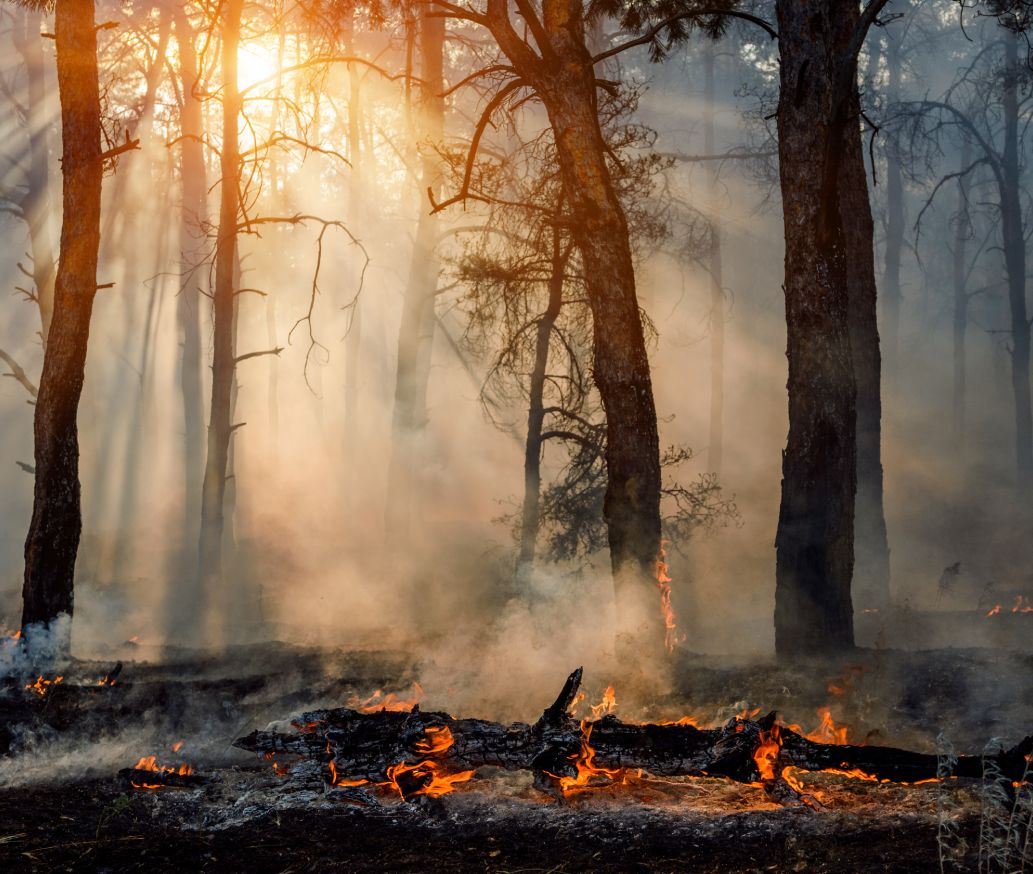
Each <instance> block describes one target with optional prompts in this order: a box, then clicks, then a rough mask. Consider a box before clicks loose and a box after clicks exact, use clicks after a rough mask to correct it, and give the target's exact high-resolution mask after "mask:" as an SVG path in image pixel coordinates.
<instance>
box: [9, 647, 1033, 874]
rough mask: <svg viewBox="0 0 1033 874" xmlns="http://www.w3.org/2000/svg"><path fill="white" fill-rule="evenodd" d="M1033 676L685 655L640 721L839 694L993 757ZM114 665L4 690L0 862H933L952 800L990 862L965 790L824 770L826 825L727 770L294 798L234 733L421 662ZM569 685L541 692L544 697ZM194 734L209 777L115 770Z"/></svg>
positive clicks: (1005, 669) (871, 661)
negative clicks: (609, 782)
mask: <svg viewBox="0 0 1033 874" xmlns="http://www.w3.org/2000/svg"><path fill="white" fill-rule="evenodd" d="M1031 668H1033V657H1030V656H1029V655H1025V654H1019V653H1007V652H1002V651H997V650H986V649H984V650H939V651H935V652H921V653H913V652H912V653H903V652H893V651H874V650H868V651H864V650H860V651H858V652H857V653H856V654H853V655H852V656H851V657H849V658H844V659H840V660H838V661H834V662H828V661H823V662H818V663H816V662H808V663H801V664H799V665H796V666H789V667H787V666H784V665H779V666H776V665H773V664H771V663H769V662H756V661H753V662H746V661H743V662H739V663H736V662H733V661H731V660H728V659H720V658H717V657H702V656H691V655H688V654H684V655H682V656H681V657H680V661H679V663H678V665H677V668H676V671H675V676H674V682H673V691H669V692H667V693H665V695H664V696H660V697H657V698H655V699H652V700H650V701H649V702H648V706H642V707H640V709H639V711H638V712H637V713H636V714H635V716H634V717H633V716H632V715H631V714H625V718H628V719H630V718H654V717H655V718H663V717H670V716H672V715H677V714H678V713H679V712H680V713H686V712H703V713H709V714H710V715H712V716H714V717H717V716H720V715H722V714H723V713H726V712H727V707H728V706H729V705H731V704H732V703H733V702H736V703H742V702H746V703H747V704H754V703H755V704H756V706H763V707H764V708H766V709H778V710H780V711H782V712H783V713H785V714H786V716H787V718H788V719H794V718H795V719H800V720H801V721H803V719H802V717H801V714H807V713H813V709H814V708H815V707H818V706H821V705H822V704H827V703H829V702H830V700H832V699H830V695H829V689H830V688H831V687H832V686H836V687H837V688H843V687H845V689H844V691H843V693H842V695H840V696H839V697H837V698H835V700H834V701H833V703H834V705H835V711H836V713H837V720H842V721H844V722H849V723H850V724H851V726H852V733H851V739H852V740H854V739H857V740H861V741H863V740H867V742H870V743H884V744H891V743H892V744H895V745H900V746H909V747H910V748H914V749H918V750H921V751H926V752H928V751H932V750H934V749H935V738H936V735H937V734H938V733H939V732H940V731H944V732H945V733H947V734H948V735H949V736H950V737H951V739H952V741H953V742H954V744H955V746H956V748H957V750H958V751H959V752H979V751H980V750H981V748H982V746H983V744H984V743H985V742H986V741H988V740H989V739H990V738H991V737H994V736H1000V737H1003V738H1006V739H1008V740H1011V741H1014V740H1016V739H1017V738H1018V737H1020V736H1022V735H1024V734H1027V733H1030V731H1031V730H1033V710H1031V705H1030V702H1031V701H1033V688H1031V687H1033V670H1031ZM104 671H105V663H103V662H96V663H80V664H79V665H76V666H73V667H72V669H71V670H70V671H69V672H68V673H69V675H70V676H69V678H68V680H67V681H66V682H67V685H65V686H64V688H62V687H60V686H59V687H56V688H55V689H53V690H52V692H51V693H48V695H49V697H48V698H45V699H37V698H36V696H34V695H32V694H31V693H25V692H24V690H22V689H21V688H20V687H18V686H16V685H14V684H11V683H9V684H8V686H7V687H6V689H4V690H0V737H4V738H6V745H7V749H6V750H5V752H4V754H3V755H0V871H90V872H94V871H96V872H104V871H149V872H154V871H191V872H192V871H219V872H236V871H249V872H251V871H254V872H265V871H269V872H288V871H305V872H308V871H312V872H322V871H348V872H353V871H354V872H367V871H368V872H373V871H499V872H507V871H512V872H518V871H521V872H532V871H533V872H555V874H562V872H574V871H604V872H608V871H649V872H653V871H657V872H660V871H672V872H673V871H687V872H719V871H737V872H754V871H758V872H759V871H836V872H852V871H900V872H905V871H906V872H918V871H939V870H940V863H939V853H938V846H937V816H938V814H937V802H938V795H937V793H939V792H941V791H949V793H950V794H951V797H952V804H953V809H954V810H955V812H956V815H957V824H958V827H959V830H960V837H961V839H962V842H963V843H962V848H961V850H960V854H959V856H958V857H956V862H957V863H959V866H958V867H957V868H954V869H951V870H975V868H976V866H977V861H976V857H975V854H974V850H973V849H971V848H974V847H975V846H976V843H977V834H978V827H979V809H978V797H977V791H976V790H977V788H978V787H975V786H972V785H969V786H952V787H951V788H950V789H949V790H941V788H940V787H938V786H936V785H923V786H915V787H903V786H881V785H873V784H870V783H864V782H859V781H852V780H847V779H845V778H842V777H831V776H827V775H818V776H817V777H816V778H815V779H816V782H815V783H814V786H815V788H816V790H817V793H818V795H819V797H820V798H821V799H822V800H823V802H824V804H825V809H824V810H823V811H821V812H819V813H813V812H811V811H809V810H806V809H785V808H779V807H777V806H775V805H774V804H772V803H770V802H769V801H768V800H767V799H766V798H765V796H764V794H763V792H762V791H761V790H760V789H758V788H755V787H750V786H740V785H737V784H732V783H730V782H729V781H723V780H695V781H692V780H688V781H684V782H680V783H679V782H677V781H675V782H674V783H673V784H671V783H663V782H658V783H655V784H652V783H648V782H646V783H643V784H641V785H637V786H633V787H613V788H612V789H607V790H602V791H599V792H590V793H585V794H584V795H583V796H578V797H576V798H574V799H571V800H568V801H566V802H557V801H555V800H553V799H550V798H547V797H545V796H542V795H541V794H539V793H537V792H536V791H535V790H533V788H531V787H530V785H529V781H525V782H523V783H521V782H520V781H519V780H516V781H515V782H514V778H513V777H512V776H506V775H501V774H496V775H492V774H486V775H483V777H482V775H478V779H477V780H475V781H473V782H471V783H469V784H466V785H465V786H464V787H463V788H462V789H461V790H460V791H459V792H457V793H455V794H453V795H449V796H446V797H444V798H442V799H440V800H439V801H438V802H434V803H422V804H407V803H401V802H399V801H397V800H386V801H385V803H384V804H383V806H382V807H377V808H367V807H361V806H357V805H354V804H349V803H344V802H340V801H327V800H326V799H324V798H323V797H322V794H321V792H318V791H315V790H312V789H311V786H310V787H309V789H305V790H304V791H300V792H296V793H295V794H294V796H292V797H291V798H286V797H284V796H286V795H287V794H288V793H285V792H282V791H281V786H283V785H286V784H278V783H277V781H278V779H279V778H276V777H275V776H273V775H272V772H271V768H270V764H269V763H268V762H263V761H261V760H258V759H256V758H255V757H253V756H249V755H247V754H244V753H242V752H240V751H238V750H234V749H232V748H231V747H230V743H231V741H232V740H233V739H234V738H235V737H238V736H240V735H242V734H244V733H246V732H247V731H250V730H251V729H252V728H255V727H264V726H265V725H266V723H268V722H269V721H270V720H274V719H286V718H288V717H289V716H291V715H292V714H294V713H296V712H298V711H300V710H302V709H305V708H307V707H309V706H312V705H313V704H314V703H317V702H321V701H324V702H325V701H332V702H336V703H338V704H342V703H345V702H347V701H349V699H350V698H351V697H352V696H355V695H358V696H362V697H364V696H366V695H368V694H369V693H370V692H371V691H372V690H373V689H375V688H385V689H395V690H403V689H405V688H406V687H407V686H409V685H411V683H412V681H413V680H414V679H417V678H418V677H419V673H420V670H419V665H418V664H417V663H415V662H414V660H413V659H411V658H407V657H405V656H402V655H399V654H397V653H383V652H379V653H378V652H362V653H336V654H332V655H331V654H327V653H325V652H319V651H305V650H300V649H297V648H292V647H286V646H282V645H265V646H263V647H259V648H250V649H246V650H240V651H236V652H233V653H231V654H229V655H224V656H222V657H220V658H218V659H208V660H198V659H193V658H190V657H188V656H185V655H184V656H182V657H178V658H177V657H176V656H175V654H171V655H170V654H168V653H165V654H162V656H161V658H159V659H155V660H153V661H151V662H150V663H146V662H144V661H143V660H142V659H140V660H137V661H130V660H129V659H126V667H125V669H124V670H123V672H122V675H121V677H120V682H119V684H118V685H116V686H115V687H113V688H107V689H105V688H88V687H87V684H86V683H85V682H84V683H81V684H76V682H75V677H77V676H78V677H83V678H87V677H93V676H96V675H100V676H103V674H104ZM561 679H562V676H561V677H559V678H558V680H561ZM618 688H620V687H618ZM554 693H555V690H553V689H548V690H543V691H542V699H543V706H544V704H547V703H549V700H548V699H550V698H551V696H552V695H553V694H554ZM618 694H620V693H618ZM472 715H477V714H472ZM536 715H537V714H533V713H529V714H527V716H526V717H524V718H530V719H533V718H534V717H535V716H536ZM811 727H813V726H812V725H806V724H805V728H811ZM179 737H186V738H187V742H188V744H189V746H188V749H190V750H191V755H190V757H189V759H188V760H189V761H191V762H192V763H193V764H194V765H195V768H196V770H197V772H198V773H200V774H204V775H205V776H207V777H208V779H209V783H208V784H207V785H206V786H205V787H203V788H201V789H193V790H176V789H162V790H159V791H137V790H133V789H132V788H130V787H129V786H128V785H127V784H126V783H125V782H123V781H122V780H121V779H119V778H118V776H117V771H118V769H119V768H120V767H129V766H131V765H132V764H133V763H134V761H135V758H136V757H139V756H143V755H147V754H151V753H158V754H159V757H160V752H161V749H162V747H161V746H159V745H158V744H159V739H161V741H162V742H164V741H169V742H171V740H174V739H176V738H179ZM507 781H508V783H507ZM500 786H501V787H502V788H499V787H500ZM310 790H311V791H310ZM306 793H307V794H306ZM281 798H283V801H282V803H281V802H280V799H281ZM248 799H255V800H254V801H249V800H248ZM966 844H967V849H966V847H965V845H966Z"/></svg>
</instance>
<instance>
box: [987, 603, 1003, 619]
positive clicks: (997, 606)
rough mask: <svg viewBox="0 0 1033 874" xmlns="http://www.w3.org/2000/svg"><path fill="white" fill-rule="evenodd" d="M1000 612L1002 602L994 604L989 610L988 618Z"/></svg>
mask: <svg viewBox="0 0 1033 874" xmlns="http://www.w3.org/2000/svg"><path fill="white" fill-rule="evenodd" d="M1000 612H1001V605H1000V604H994V606H993V607H991V608H990V609H989V610H988V611H987V613H986V618H987V619H989V618H990V617H991V616H996V615H997V614H998V613H1000Z"/></svg>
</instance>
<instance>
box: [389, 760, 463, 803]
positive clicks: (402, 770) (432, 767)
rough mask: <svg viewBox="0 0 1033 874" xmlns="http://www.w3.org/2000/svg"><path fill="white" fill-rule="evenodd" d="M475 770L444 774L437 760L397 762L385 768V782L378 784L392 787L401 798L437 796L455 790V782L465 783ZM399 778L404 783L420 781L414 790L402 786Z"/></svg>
mask: <svg viewBox="0 0 1033 874" xmlns="http://www.w3.org/2000/svg"><path fill="white" fill-rule="evenodd" d="M474 773H476V772H475V771H458V772H456V773H454V774H446V773H444V772H443V771H442V770H441V766H440V765H439V764H438V763H437V762H431V761H427V762H417V763H416V764H415V765H409V764H406V763H405V762H399V763H398V764H397V765H392V766H391V767H390V768H388V769H387V782H386V783H381V784H379V785H380V786H383V787H390V788H391V789H394V790H395V791H396V792H398V794H399V795H400V796H401V797H402V798H407V797H408V798H412V797H414V796H416V795H429V796H430V797H431V798H439V797H440V796H442V795H447V794H448V793H449V792H455V787H456V784H458V783H465V782H466V781H467V780H469V779H471V778H472V777H473V775H474ZM399 779H402V780H404V781H405V782H406V783H410V782H415V783H422V784H423V785H421V786H420V787H419V788H418V789H417V790H416V791H415V792H413V791H409V790H407V789H406V788H404V787H403V786H402V785H401V784H400V783H399Z"/></svg>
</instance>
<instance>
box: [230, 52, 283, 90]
mask: <svg viewBox="0 0 1033 874" xmlns="http://www.w3.org/2000/svg"><path fill="white" fill-rule="evenodd" d="M276 51H277V49H276V46H275V45H265V44H264V43H261V42H257V41H255V42H249V43H247V44H246V45H242V46H241V47H240V51H238V52H237V64H238V69H237V81H238V84H239V87H240V88H241V90H244V89H245V88H250V87H251V86H252V85H254V84H256V83H258V82H261V81H262V80H263V79H268V78H269V77H270V76H272V75H274V74H275V73H276V65H277V59H276Z"/></svg>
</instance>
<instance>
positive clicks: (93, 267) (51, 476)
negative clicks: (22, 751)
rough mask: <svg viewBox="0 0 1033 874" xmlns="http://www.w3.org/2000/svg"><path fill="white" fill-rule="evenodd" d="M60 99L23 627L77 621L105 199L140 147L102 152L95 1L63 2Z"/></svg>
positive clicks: (35, 629) (64, 642)
mask: <svg viewBox="0 0 1033 874" xmlns="http://www.w3.org/2000/svg"><path fill="white" fill-rule="evenodd" d="M54 30H55V40H56V45H57V82H58V93H59V95H60V101H61V137H62V151H63V156H62V162H61V173H62V181H63V184H62V216H63V217H62V222H61V247H60V258H59V261H58V268H57V277H56V281H55V287H54V314H53V319H52V321H51V325H50V333H49V335H48V337H47V346H46V352H45V354H44V357H43V373H42V376H41V378H40V385H39V396H38V398H37V401H36V413H35V421H34V427H33V434H34V438H35V468H36V482H35V490H34V493H33V504H32V521H31V522H30V525H29V533H28V537H27V538H26V541H25V583H24V587H23V589H22V599H23V608H22V628H23V631H24V633H25V637H26V640H27V641H28V642H29V644H30V646H31V643H32V638H33V636H34V635H36V634H38V633H40V632H41V631H45V630H48V629H52V630H55V631H58V633H59V635H60V640H58V641H57V643H58V646H59V648H61V649H64V650H67V647H68V644H69V639H68V636H67V635H68V630H67V628H66V627H65V626H61V627H58V626H57V624H56V623H57V620H58V619H59V618H60V617H62V616H67V617H69V618H70V617H71V614H72V607H73V590H74V578H75V559H76V555H77V554H78V550H79V536H80V532H81V530H82V513H81V505H80V496H81V491H80V485H79V435H78V428H77V424H76V414H77V412H78V407H79V398H80V396H81V394H82V386H83V378H84V370H85V365H86V349H87V344H88V342H89V333H90V316H91V314H92V311H93V301H94V297H95V296H96V293H97V253H98V249H99V246H100V196H101V184H102V180H103V175H104V167H105V162H107V161H108V160H110V159H111V158H114V157H115V156H116V155H118V154H121V153H122V152H126V151H129V150H130V149H131V148H135V147H136V145H137V143H136V142H134V141H131V140H128V139H127V141H126V142H125V143H124V144H122V145H118V146H115V147H113V148H111V149H108V150H107V151H103V152H102V151H101V108H100V86H99V75H98V71H97V28H96V26H95V23H94V4H93V0H57V5H56V8H55V14H54Z"/></svg>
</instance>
